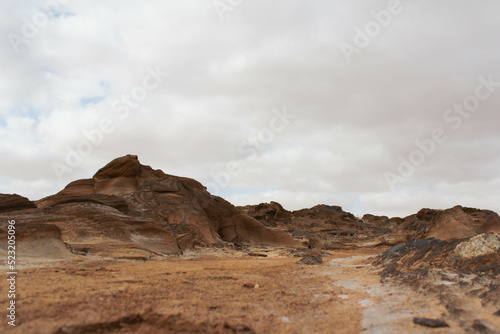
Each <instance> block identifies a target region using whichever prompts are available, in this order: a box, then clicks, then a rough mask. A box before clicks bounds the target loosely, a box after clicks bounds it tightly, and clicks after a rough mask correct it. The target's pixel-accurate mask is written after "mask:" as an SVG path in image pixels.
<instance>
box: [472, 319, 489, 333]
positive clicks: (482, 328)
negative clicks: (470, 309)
mask: <svg viewBox="0 0 500 334" xmlns="http://www.w3.org/2000/svg"><path fill="white" fill-rule="evenodd" d="M472 329H474V330H475V331H477V332H482V333H484V332H488V331H489V330H488V327H487V326H486V325H485V324H483V323H482V322H481V320H477V319H476V320H474V323H473V324H472Z"/></svg>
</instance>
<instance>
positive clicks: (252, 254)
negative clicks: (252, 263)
mask: <svg viewBox="0 0 500 334" xmlns="http://www.w3.org/2000/svg"><path fill="white" fill-rule="evenodd" d="M248 255H249V256H255V257H267V254H263V253H253V252H250V253H248Z"/></svg>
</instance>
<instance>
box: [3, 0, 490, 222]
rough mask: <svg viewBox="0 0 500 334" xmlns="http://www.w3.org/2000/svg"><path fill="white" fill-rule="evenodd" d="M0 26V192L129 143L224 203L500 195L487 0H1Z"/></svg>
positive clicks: (89, 165)
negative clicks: (193, 180) (195, 182)
mask: <svg viewBox="0 0 500 334" xmlns="http://www.w3.org/2000/svg"><path fill="white" fill-rule="evenodd" d="M0 32H1V35H2V38H1V39H0V43H1V45H0V139H1V140H0V157H1V161H0V193H18V194H22V195H24V196H27V197H29V198H30V199H32V200H36V199H39V198H42V197H44V196H48V195H50V194H53V193H56V192H58V191H59V190H61V189H62V188H63V187H64V186H65V185H66V184H67V183H69V182H71V181H73V180H76V179H80V178H89V177H92V175H93V174H94V173H95V172H96V171H97V170H98V169H99V168H100V167H102V166H104V165H105V164H106V163H108V162H109V161H111V160H112V159H114V158H116V157H119V156H122V155H125V154H136V155H138V156H139V159H140V161H141V162H142V163H143V164H146V165H150V166H152V167H153V168H155V169H162V170H163V171H164V172H166V173H169V174H174V175H180V176H187V177H192V178H195V179H197V180H199V181H200V182H202V183H203V184H205V185H207V186H208V187H209V191H211V192H212V193H214V194H217V195H220V196H222V197H224V198H226V199H228V200H229V201H231V202H232V203H233V204H236V205H244V204H257V203H260V202H268V201H271V200H274V201H277V202H280V203H282V204H283V205H284V207H285V208H287V209H290V210H292V209H300V208H304V207H311V206H313V205H315V204H320V203H323V204H330V205H341V206H342V207H343V208H344V209H345V210H348V211H351V212H354V213H356V214H358V215H362V214H364V213H374V214H385V215H388V216H405V215H408V214H411V213H415V212H417V211H418V210H419V209H420V208H422V207H431V208H448V207H452V206H454V205H457V204H461V205H464V206H472V207H479V208H484V209H491V210H495V211H497V212H498V211H500V175H499V170H500V131H499V122H500V114H499V111H500V62H499V61H500V44H499V43H498V41H499V35H500V2H498V1H495V0H491V1H487V0H479V1H470V0H440V1H431V0H429V1H427V0H419V1H409V0H401V1H397V0H395V1H376V0H369V1H364V0H363V1H361V0H360V1H352V0H339V1H331V0H328V1H327V0H324V1H319V0H316V1H292V0H283V1H274V0H272V1H270V0H242V1H237V0H221V1H213V2H212V1H186V0H183V1H180V0H179V1H159V0H158V1H133V0H131V1H126V2H125V1H118V0H114V1H112V0H110V1H75V0H60V1H57V0H50V1H49V0H40V1H14V0H5V1H2V2H1V4H0ZM419 143H420V144H419Z"/></svg>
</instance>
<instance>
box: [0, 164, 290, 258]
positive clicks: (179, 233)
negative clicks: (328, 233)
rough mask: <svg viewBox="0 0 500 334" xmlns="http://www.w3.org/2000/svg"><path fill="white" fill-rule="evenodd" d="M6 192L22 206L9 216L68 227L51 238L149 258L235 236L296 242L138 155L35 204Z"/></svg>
mask: <svg viewBox="0 0 500 334" xmlns="http://www.w3.org/2000/svg"><path fill="white" fill-rule="evenodd" d="M0 200H2V201H0V208H4V210H7V211H12V210H14V209H15V210H18V211H16V214H15V215H12V214H11V215H9V216H5V217H8V218H5V219H14V218H15V219H16V222H17V224H18V226H21V227H22V226H27V225H28V224H29V226H39V227H40V229H47V228H49V227H48V226H55V227H57V228H58V229H60V231H61V234H60V236H59V235H55V234H54V235H52V236H51V238H52V241H53V242H54V243H55V242H56V241H57V240H59V241H60V242H61V243H62V242H64V243H66V244H67V245H68V247H69V248H70V249H72V250H73V251H74V252H75V253H78V254H82V253H85V254H87V253H88V254H94V255H103V256H112V257H119V258H144V257H148V256H151V255H162V254H177V253H180V252H182V251H183V250H185V249H187V248H192V247H194V246H195V245H209V244H214V243H217V242H222V241H232V240H235V239H240V240H247V241H249V242H254V243H261V244H268V245H276V246H296V243H295V241H294V240H293V238H292V237H291V236H290V235H288V234H287V233H285V232H283V231H279V230H275V229H270V228H266V227H265V226H263V225H262V224H260V223H259V222H258V221H257V220H255V219H253V218H250V217H248V216H246V215H243V214H242V213H241V212H240V211H239V210H238V209H237V208H236V207H234V206H233V205H232V204H230V203H229V202H227V201H225V200H224V199H222V198H220V197H216V196H212V195H211V194H210V193H208V192H207V190H206V188H205V187H204V186H203V185H201V184H200V183H199V182H197V181H195V180H193V179H189V178H184V177H176V176H172V175H168V174H165V173H164V172H162V171H161V170H154V169H152V168H151V167H149V166H145V165H141V164H140V162H139V160H138V158H137V156H134V155H127V156H124V157H121V158H118V159H115V160H113V161H111V162H110V163H109V164H107V165H106V166H105V167H103V168H101V169H100V170H99V171H98V172H97V173H96V174H95V175H94V177H93V178H91V179H84V180H77V181H74V182H71V183H70V184H68V185H67V186H66V188H64V189H63V190H62V191H61V192H59V193H57V194H55V195H52V196H49V197H46V198H43V199H41V200H39V201H37V202H36V203H35V204H36V206H35V204H33V203H32V202H30V201H28V200H27V199H24V198H22V197H19V196H17V195H3V197H0ZM19 209H24V210H21V211H19ZM1 218H4V217H1ZM3 222H5V220H4V219H2V224H4V225H3V226H0V227H1V228H2V229H4V230H5V223H3Z"/></svg>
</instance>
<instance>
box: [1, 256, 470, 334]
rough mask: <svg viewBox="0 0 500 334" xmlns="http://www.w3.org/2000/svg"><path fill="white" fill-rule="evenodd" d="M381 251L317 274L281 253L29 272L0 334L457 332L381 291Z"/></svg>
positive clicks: (331, 263)
mask: <svg viewBox="0 0 500 334" xmlns="http://www.w3.org/2000/svg"><path fill="white" fill-rule="evenodd" d="M382 250H383V249H377V250H357V251H340V252H331V255H330V256H328V257H325V258H324V259H323V261H324V263H323V264H322V265H318V266H307V265H298V264H295V262H297V261H298V258H296V257H293V256H290V254H288V253H286V252H284V251H279V250H278V251H274V252H268V257H254V256H248V255H246V254H243V253H238V252H234V251H224V250H200V251H198V252H193V253H188V254H185V255H184V256H182V257H170V258H167V259H165V260H154V261H146V262H138V261H125V260H121V261H118V260H112V259H107V260H103V259H97V258H91V257H86V258H85V257H82V258H81V259H79V260H70V261H64V262H46V263H38V264H32V265H25V266H24V269H23V267H21V269H20V270H19V274H18V287H17V290H18V295H17V303H18V307H17V326H16V327H15V328H12V327H11V326H8V325H7V320H6V317H5V315H4V316H2V319H3V320H2V322H1V323H0V332H1V333H23V334H24V333H109V332H116V333H460V330H459V329H458V328H457V327H453V325H452V327H450V328H447V329H444V330H440V329H433V330H431V329H427V328H424V327H421V326H417V325H414V324H413V322H412V319H413V317H414V316H427V315H436V314H438V315H439V314H440V313H441V312H443V311H444V310H443V309H442V306H440V305H439V303H438V301H434V300H429V299H428V298H424V297H422V296H420V295H418V294H416V293H415V292H413V291H411V290H410V289H408V288H406V289H405V288H401V287H391V286H389V285H382V284H380V277H379V276H378V275H377V273H376V272H375V270H374V269H373V267H372V266H371V265H368V264H367V263H368V260H369V259H368V258H369V256H371V255H374V254H378V253H379V252H381V251H382ZM4 269H5V268H3V267H2V270H4ZM6 271H7V270H4V272H6ZM1 287H2V291H1V293H0V305H7V302H8V300H7V292H6V287H7V285H6V284H5V283H4V282H2V285H1ZM2 309H4V308H3V307H2ZM4 313H5V311H3V313H2V314H4Z"/></svg>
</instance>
